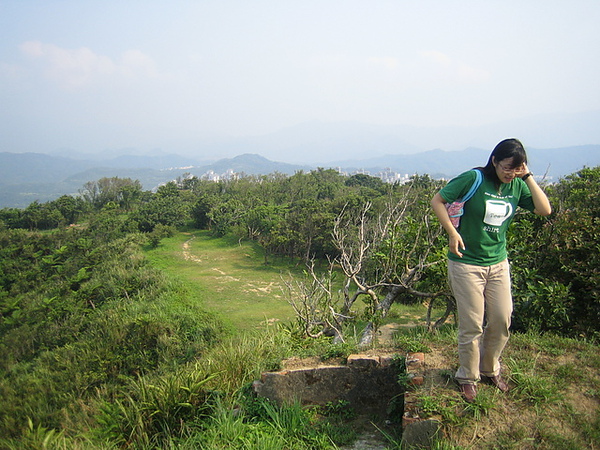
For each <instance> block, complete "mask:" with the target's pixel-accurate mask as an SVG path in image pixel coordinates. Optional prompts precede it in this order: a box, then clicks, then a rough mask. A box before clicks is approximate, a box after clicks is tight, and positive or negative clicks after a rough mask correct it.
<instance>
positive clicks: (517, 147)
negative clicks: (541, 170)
mask: <svg viewBox="0 0 600 450" xmlns="http://www.w3.org/2000/svg"><path fill="white" fill-rule="evenodd" d="M508 158H513V162H512V166H513V167H519V166H520V165H521V164H523V163H526V164H527V153H526V152H525V147H523V144H522V143H521V141H519V140H518V139H514V138H511V139H504V140H503V141H502V142H500V143H499V144H498V145H496V147H495V148H494V150H493V151H492V154H491V155H490V159H488V162H487V164H486V165H485V167H478V169H479V170H481V171H482V172H483V175H484V176H486V177H488V178H489V179H491V180H494V183H495V184H496V187H500V185H501V184H502V182H501V181H500V179H499V178H498V175H497V174H496V167H495V166H494V160H495V161H496V163H498V162H500V161H502V160H504V159H508Z"/></svg>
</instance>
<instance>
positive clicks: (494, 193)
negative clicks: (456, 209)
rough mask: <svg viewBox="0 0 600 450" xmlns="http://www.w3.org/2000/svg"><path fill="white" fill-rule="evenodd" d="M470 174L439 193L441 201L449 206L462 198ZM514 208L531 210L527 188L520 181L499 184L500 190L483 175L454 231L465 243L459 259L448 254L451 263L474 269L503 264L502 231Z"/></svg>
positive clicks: (466, 189)
mask: <svg viewBox="0 0 600 450" xmlns="http://www.w3.org/2000/svg"><path fill="white" fill-rule="evenodd" d="M475 177H476V174H475V172H474V171H473V170H470V171H468V172H465V173H462V174H460V175H459V176H457V177H456V178H454V179H452V180H450V182H449V183H448V184H447V185H446V186H445V187H444V188H443V189H442V190H441V191H440V195H441V196H442V198H443V199H444V200H445V201H447V202H448V203H452V202H454V201H456V200H457V199H460V198H462V197H463V196H464V195H465V194H466V193H467V191H468V190H469V189H470V188H471V186H472V185H473V182H474V181H475ZM517 207H521V208H524V209H527V210H529V211H533V210H534V208H535V206H534V204H533V199H532V197H531V191H530V190H529V187H527V185H526V184H525V182H524V181H523V180H521V179H520V178H515V179H514V180H512V181H511V182H510V183H502V184H501V185H500V190H498V189H497V188H496V186H495V183H494V181H493V180H490V179H488V178H487V177H486V176H485V175H484V176H483V181H482V183H481V186H479V188H478V189H477V191H475V194H474V195H473V197H471V199H470V200H469V201H467V203H465V206H464V208H463V210H464V214H463V216H462V217H461V218H460V226H459V228H458V231H459V233H460V235H461V236H462V239H463V242H464V243H465V249H464V250H461V252H462V254H463V257H462V258H460V257H459V256H457V255H455V254H454V253H451V252H448V258H449V259H451V260H453V261H458V262H462V263H465V264H474V265H477V266H491V265H493V264H497V263H499V262H502V261H504V260H505V259H506V258H507V254H506V230H507V229H508V226H509V224H510V222H511V221H512V219H513V217H514V215H515V213H516V210H517Z"/></svg>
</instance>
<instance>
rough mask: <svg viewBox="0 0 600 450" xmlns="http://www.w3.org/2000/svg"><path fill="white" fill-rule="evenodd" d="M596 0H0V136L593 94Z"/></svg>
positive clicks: (463, 111)
mask: <svg viewBox="0 0 600 450" xmlns="http://www.w3.org/2000/svg"><path fill="white" fill-rule="evenodd" d="M599 24H600V1H598V0H571V1H565V0H501V1H482V0H472V1H470V0H418V1H415V0H413V1H403V0H392V1H382V0H369V1H366V0H363V1H357V0H339V1H337V0H334V1H328V0H319V1H312V0H302V1H286V0H277V1H276V0H262V1H251V0H246V1H242V0H239V1H229V0H214V1H209V0H197V1H180V0H170V1H152V0H143V1H133V0H120V1H117V0H107V1H92V0H62V1H61V0H40V1H33V0H0V30H1V31H0V36H1V39H0V151H19V152H21V151H51V150H53V149H55V148H61V147H63V148H71V149H74V150H75V151H91V150H95V151H97V150H102V149H112V148H122V147H136V148H139V149H146V148H147V149H152V148H158V147H160V148H163V149H165V150H169V151H177V149H178V146H180V145H181V146H186V145H187V146H189V145H190V143H194V142H200V141H204V140H207V139H212V138H214V137H227V136H249V135H262V134H268V133H272V132H275V131H277V130H279V129H281V128H284V127H289V126H293V125H296V124H299V123H302V122H306V121H312V120H319V121H324V122H338V121H358V122H363V123H368V124H376V125H401V124H403V125H417V126H439V125H461V126H468V125H480V124H487V123H492V122H496V121H502V120H507V119H513V118H520V117H526V116H530V115H535V114H544V113H555V112H566V113H577V112H584V111H591V110H598V109H600V87H599V86H600V82H599V81H598V78H599V74H600V25H599Z"/></svg>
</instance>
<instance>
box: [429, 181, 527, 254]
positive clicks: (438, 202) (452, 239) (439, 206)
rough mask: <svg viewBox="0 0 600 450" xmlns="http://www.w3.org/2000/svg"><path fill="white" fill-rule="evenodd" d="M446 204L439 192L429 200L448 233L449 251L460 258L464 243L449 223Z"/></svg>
mask: <svg viewBox="0 0 600 450" xmlns="http://www.w3.org/2000/svg"><path fill="white" fill-rule="evenodd" d="M529 178H531V177H529ZM446 203H447V202H446V201H445V200H444V198H443V197H442V196H441V195H440V193H439V192H438V193H437V194H435V195H434V196H433V198H432V199H431V207H432V208H433V212H434V213H435V215H436V216H437V218H438V220H439V221H440V224H441V225H442V227H443V228H444V230H446V233H448V239H449V242H448V247H449V249H450V251H451V252H452V253H454V254H455V255H457V256H459V257H460V258H462V256H463V255H462V253H461V252H460V250H464V249H465V243H464V242H463V240H462V237H461V235H460V233H459V232H458V230H457V229H456V228H454V225H452V222H451V221H450V216H449V215H448V210H447V209H446Z"/></svg>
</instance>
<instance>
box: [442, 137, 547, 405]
mask: <svg viewBox="0 0 600 450" xmlns="http://www.w3.org/2000/svg"><path fill="white" fill-rule="evenodd" d="M475 170H480V171H481V172H482V174H483V180H482V182H481V185H480V186H479V188H477V190H476V191H475V194H474V195H473V197H471V199H470V200H468V201H467V202H466V204H465V205H464V208H463V210H464V214H463V216H462V217H461V218H460V225H459V226H458V228H455V227H454V226H453V224H452V222H451V220H450V217H449V214H448V212H447V209H446V204H447V203H452V202H454V201H455V200H457V199H460V198H462V197H463V196H464V195H465V193H466V192H467V191H468V190H469V189H470V188H471V186H472V185H473V183H474V181H475V179H476V175H477V174H476V173H475V171H474V170H470V171H468V172H465V173H463V174H461V175H459V176H457V177H456V178H454V179H452V180H451V181H450V182H449V183H448V184H447V185H446V186H445V187H444V188H443V189H442V190H440V191H439V192H438V193H437V194H436V195H435V196H434V197H433V199H432V200H431V205H432V207H433V210H434V212H435V215H436V216H437V217H438V219H439V221H440V223H441V225H442V227H443V228H444V229H445V230H446V232H447V233H448V237H449V251H448V279H449V282H450V287H451V289H452V292H453V294H454V297H455V299H456V304H457V309H458V322H459V327H458V357H459V365H460V366H459V369H458V371H457V372H456V380H457V382H458V384H459V387H460V391H461V393H462V394H463V397H464V398H465V400H466V401H468V402H473V401H474V400H475V397H476V396H477V387H476V384H477V382H478V381H480V378H481V376H484V377H486V378H487V379H488V380H489V381H490V382H491V383H492V384H494V385H495V386H496V387H497V388H498V389H500V390H501V391H502V392H507V391H508V389H509V388H508V385H507V384H506V382H505V381H504V380H503V379H502V377H501V376H500V355H501V353H502V351H503V350H504V347H505V345H506V343H507V341H508V336H509V331H508V329H509V326H510V318H511V314H512V295H511V285H510V272H509V264H508V260H507V253H506V230H507V228H508V225H509V224H510V222H511V220H512V218H513V216H514V214H515V212H516V210H517V207H521V208H524V209H527V210H529V211H532V212H534V213H535V214H539V215H542V216H547V215H549V214H550V213H551V212H552V209H551V207H550V202H549V201H548V198H547V197H546V194H544V192H543V191H542V189H541V188H540V187H539V186H538V184H537V183H536V181H535V179H534V177H533V176H532V174H531V172H530V171H529V169H528V167H527V154H526V153H525V149H524V148H523V144H521V142H519V141H518V140H517V139H506V140H504V141H502V142H500V143H499V144H498V145H497V146H496V148H494V150H493V152H492V154H491V155H490V158H489V160H488V163H487V165H486V166H485V167H480V168H477V169H475Z"/></svg>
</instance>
